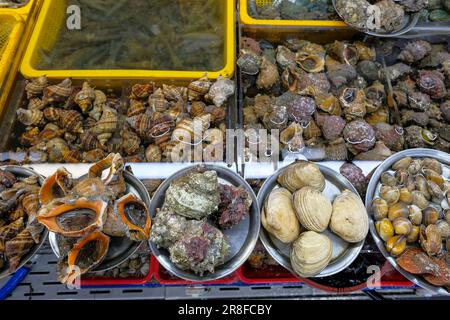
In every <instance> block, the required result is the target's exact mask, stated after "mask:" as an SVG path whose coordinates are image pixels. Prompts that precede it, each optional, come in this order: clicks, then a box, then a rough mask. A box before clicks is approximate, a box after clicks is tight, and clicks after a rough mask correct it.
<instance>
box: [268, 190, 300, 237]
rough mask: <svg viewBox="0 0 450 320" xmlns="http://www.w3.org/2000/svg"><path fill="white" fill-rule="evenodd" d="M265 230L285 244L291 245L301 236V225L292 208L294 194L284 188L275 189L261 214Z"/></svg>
mask: <svg viewBox="0 0 450 320" xmlns="http://www.w3.org/2000/svg"><path fill="white" fill-rule="evenodd" d="M261 221H262V225H263V226H264V228H265V229H266V230H267V231H268V232H269V233H271V234H273V235H274V236H275V237H276V238H277V239H278V240H280V241H281V242H283V243H291V242H293V241H294V240H295V239H297V238H298V236H299V234H300V228H301V227H300V224H299V222H298V220H297V216H296V214H295V210H294V207H293V206H292V194H291V193H290V192H289V190H287V189H284V188H278V189H274V190H273V191H272V192H271V193H270V195H269V196H268V197H267V199H266V201H265V204H264V207H263V209H262V212H261Z"/></svg>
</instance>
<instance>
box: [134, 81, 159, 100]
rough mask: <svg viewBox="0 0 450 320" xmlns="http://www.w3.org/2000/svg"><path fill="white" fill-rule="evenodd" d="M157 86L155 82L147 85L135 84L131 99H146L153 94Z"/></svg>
mask: <svg viewBox="0 0 450 320" xmlns="http://www.w3.org/2000/svg"><path fill="white" fill-rule="evenodd" d="M154 88H155V84H154V83H153V82H150V83H145V84H139V83H138V84H135V85H133V86H132V87H131V97H132V98H134V99H146V98H147V97H148V96H149V95H151V94H152V93H153V90H154Z"/></svg>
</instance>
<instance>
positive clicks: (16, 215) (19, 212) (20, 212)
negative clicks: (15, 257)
mask: <svg viewBox="0 0 450 320" xmlns="http://www.w3.org/2000/svg"><path fill="white" fill-rule="evenodd" d="M38 208H39V199H38ZM26 216H27V213H26V212H25V209H24V208H23V205H22V204H21V203H19V205H18V206H17V207H16V209H15V210H14V211H13V212H11V213H10V214H9V216H8V219H9V220H10V221H16V220H17V219H20V218H25V217H26ZM1 221H2V223H0V227H2V226H3V225H2V224H3V223H5V224H6V222H4V220H1ZM1 251H2V250H1V249H0V252H1Z"/></svg>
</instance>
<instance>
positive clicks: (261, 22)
mask: <svg viewBox="0 0 450 320" xmlns="http://www.w3.org/2000/svg"><path fill="white" fill-rule="evenodd" d="M247 1H248V0H240V2H239V8H240V9H239V10H240V19H241V22H242V23H243V24H244V25H248V26H250V27H276V28H282V27H313V28H348V25H347V24H346V23H345V22H343V21H339V20H266V19H256V18H253V17H252V16H250V14H249V12H248V3H247ZM254 1H255V4H256V5H257V6H258V7H262V6H265V5H271V4H272V3H273V0H254Z"/></svg>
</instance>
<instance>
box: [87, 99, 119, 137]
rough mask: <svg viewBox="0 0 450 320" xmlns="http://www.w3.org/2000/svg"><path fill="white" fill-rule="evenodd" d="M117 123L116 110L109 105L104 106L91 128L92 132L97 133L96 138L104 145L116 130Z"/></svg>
mask: <svg viewBox="0 0 450 320" xmlns="http://www.w3.org/2000/svg"><path fill="white" fill-rule="evenodd" d="M118 124H119V118H118V115H117V111H116V110H114V109H113V108H111V107H108V106H105V107H104V108H103V114H102V116H101V118H100V120H99V121H97V123H96V124H95V127H93V128H92V133H94V134H95V135H97V139H98V141H99V142H100V144H101V145H102V146H105V145H106V143H107V142H108V140H109V139H110V138H111V137H112V135H113V133H114V132H116V130H117V127H118Z"/></svg>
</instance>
